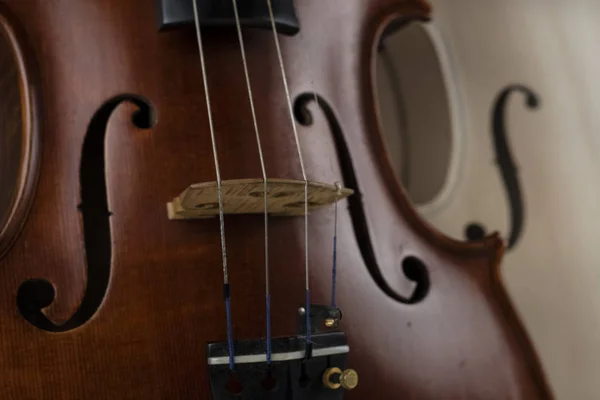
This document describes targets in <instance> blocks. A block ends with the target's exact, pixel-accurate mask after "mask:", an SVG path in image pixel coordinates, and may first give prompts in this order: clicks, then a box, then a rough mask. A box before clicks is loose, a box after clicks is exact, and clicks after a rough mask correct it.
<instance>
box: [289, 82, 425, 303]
mask: <svg viewBox="0 0 600 400" xmlns="http://www.w3.org/2000/svg"><path fill="white" fill-rule="evenodd" d="M313 101H316V103H317V104H318V106H319V107H320V108H321V111H323V114H324V115H325V117H326V118H327V122H328V124H329V129H330V130H331V133H332V134H333V138H334V141H335V146H336V150H337V154H338V157H339V160H340V166H341V170H342V176H343V180H344V184H345V185H346V186H347V187H349V188H351V189H353V190H354V192H355V194H354V195H353V196H350V197H349V198H348V206H349V210H350V216H351V218H352V225H353V228H354V234H355V236H356V241H357V243H358V245H359V248H360V252H361V255H362V257H363V260H364V262H365V264H366V266H367V269H368V270H369V273H370V274H371V276H372V278H373V280H374V281H375V282H376V283H377V285H378V286H379V288H380V289H381V290H383V292H384V293H386V294H387V295H388V296H390V297H391V298H393V299H395V300H397V301H399V302H401V303H405V304H414V303H418V302H420V301H421V300H423V299H424V298H425V297H426V296H427V294H428V293H429V287H430V281H429V273H428V271H427V268H426V266H425V265H424V264H423V263H422V262H421V261H420V260H418V262H413V263H411V265H410V266H411V268H407V267H406V265H402V266H399V267H401V268H402V271H403V273H404V276H405V277H406V279H407V280H409V281H412V282H413V283H414V285H413V289H412V293H410V295H403V294H399V293H398V292H397V291H396V290H394V289H393V288H392V287H391V286H390V285H389V284H388V282H387V281H386V279H385V278H384V276H383V274H382V273H381V269H380V268H379V264H378V262H377V257H376V256H375V251H374V247H373V242H372V240H371V234H370V233H369V228H368V225H367V218H366V216H365V210H364V206H363V203H362V197H361V192H360V188H359V185H358V179H357V178H356V173H355V171H354V164H353V162H352V157H351V156H350V150H349V149H348V144H347V143H346V139H345V137H344V132H343V131H342V128H341V126H340V123H339V122H338V120H337V117H336V116H335V113H334V112H333V109H332V108H331V106H330V105H329V104H328V103H327V102H326V101H325V99H323V98H322V97H321V96H319V95H318V94H316V93H303V94H301V95H300V96H298V98H297V99H296V101H295V103H294V115H295V118H296V120H297V121H298V122H299V123H300V124H302V125H304V126H310V125H312V124H313V118H312V114H311V112H310V110H309V109H308V104H309V103H310V102H313ZM403 264H404V263H403Z"/></svg>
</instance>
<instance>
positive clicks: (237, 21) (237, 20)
mask: <svg viewBox="0 0 600 400" xmlns="http://www.w3.org/2000/svg"><path fill="white" fill-rule="evenodd" d="M231 2H232V4H233V12H234V14H235V24H236V26H237V33H238V39H239V42H240V49H241V53H242V62H243V64H244V74H245V77H246V86H247V88H248V99H249V101H250V110H251V111H252V121H253V123H254V133H255V135H256V144H257V145H258V155H259V157H260V167H261V170H262V176H263V182H264V188H263V191H264V193H263V200H264V222H265V302H266V319H267V321H266V323H267V365H268V366H270V365H271V293H270V289H269V217H268V204H267V196H268V193H267V188H268V184H267V169H266V168H265V159H264V155H263V151H262V145H261V141H260V133H259V130H258V121H257V119H256V110H255V108H254V97H253V94H252V85H251V83H250V74H249V72H248V62H247V61H246V50H245V47H244V37H243V34H242V27H241V24H240V16H239V13H238V7H237V1H236V0H231Z"/></svg>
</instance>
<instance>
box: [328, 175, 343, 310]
mask: <svg viewBox="0 0 600 400" xmlns="http://www.w3.org/2000/svg"><path fill="white" fill-rule="evenodd" d="M335 187H336V188H337V195H336V199H335V206H334V207H335V212H334V215H335V216H334V222H333V266H332V268H331V307H333V308H335V307H336V304H335V289H336V280H337V227H338V201H339V199H340V193H341V191H342V184H341V183H340V182H336V183H335Z"/></svg>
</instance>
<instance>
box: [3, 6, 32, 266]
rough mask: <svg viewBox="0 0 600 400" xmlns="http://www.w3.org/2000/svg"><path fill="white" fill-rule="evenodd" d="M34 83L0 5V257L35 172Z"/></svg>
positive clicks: (19, 220)
mask: <svg viewBox="0 0 600 400" xmlns="http://www.w3.org/2000/svg"><path fill="white" fill-rule="evenodd" d="M36 79H37V76H36V68H35V65H34V61H33V59H32V58H31V54H30V49H29V43H28V42H27V38H26V37H25V35H24V33H23V32H22V29H21V27H20V26H19V22H18V21H16V20H15V18H14V17H13V16H12V14H11V13H10V12H8V10H6V8H5V7H1V5H0V93H1V94H2V95H1V96H2V97H1V99H0V259H1V258H2V257H3V255H4V254H5V253H6V252H7V251H8V250H9V248H10V246H11V245H12V244H13V242H14V240H15V238H16V237H17V235H18V234H19V232H20V230H21V228H22V226H23V224H24V222H25V219H26V217H27V213H28V211H29V207H30V206H31V201H32V199H33V195H34V189H35V184H36V179H37V175H38V172H39V171H38V165H39V146H40V143H39V141H40V135H39V132H38V127H39V126H38V120H37V118H38V107H39V104H38V99H37V93H36V92H35V90H36V86H37V81H36Z"/></svg>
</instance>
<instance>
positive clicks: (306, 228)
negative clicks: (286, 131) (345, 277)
mask: <svg viewBox="0 0 600 400" xmlns="http://www.w3.org/2000/svg"><path fill="white" fill-rule="evenodd" d="M267 5H268V7H269V18H270V20H271V29H272V30H273V38H274V40H275V47H276V49H277V57H278V58H279V68H280V70H281V75H282V78H283V86H284V88H285V95H286V98H287V103H288V109H289V113H290V119H291V121H292V129H293V131H294V139H295V140H296V149H297V151H298V158H299V159H300V168H301V169H302V178H303V179H304V251H305V254H304V262H305V265H304V274H305V291H306V306H305V309H306V340H307V342H310V340H311V327H310V284H309V270H308V180H307V178H306V170H305V169H304V159H303V158H302V149H301V148H300V140H299V139H298V129H297V127H296V120H295V118H294V109H293V106H292V99H291V96H290V89H289V87H288V82H287V77H286V74H285V66H284V64H283V56H282V55H281V47H280V46H279V38H278V36H277V28H276V27H275V17H274V16H273V6H272V5H271V0H267ZM307 348H308V347H307Z"/></svg>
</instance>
